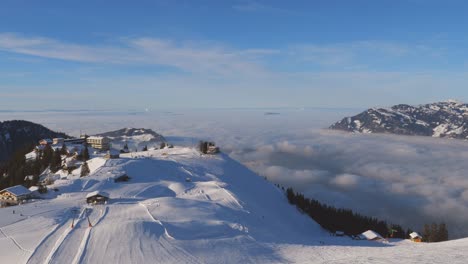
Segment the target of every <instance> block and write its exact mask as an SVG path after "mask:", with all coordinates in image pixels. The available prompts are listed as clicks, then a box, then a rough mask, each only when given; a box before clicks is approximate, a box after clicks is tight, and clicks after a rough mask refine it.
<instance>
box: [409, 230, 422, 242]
mask: <svg viewBox="0 0 468 264" xmlns="http://www.w3.org/2000/svg"><path fill="white" fill-rule="evenodd" d="M409 236H410V239H411V241H413V242H422V236H421V235H419V234H418V233H416V232H413V233H411V234H409Z"/></svg>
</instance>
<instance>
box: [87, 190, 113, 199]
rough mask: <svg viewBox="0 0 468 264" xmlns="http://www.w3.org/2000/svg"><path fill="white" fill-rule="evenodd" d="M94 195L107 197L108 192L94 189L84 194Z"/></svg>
mask: <svg viewBox="0 0 468 264" xmlns="http://www.w3.org/2000/svg"><path fill="white" fill-rule="evenodd" d="M96 195H101V196H104V197H109V194H108V193H106V192H103V191H94V192H90V193H88V194H87V195H86V198H89V197H93V196H96Z"/></svg>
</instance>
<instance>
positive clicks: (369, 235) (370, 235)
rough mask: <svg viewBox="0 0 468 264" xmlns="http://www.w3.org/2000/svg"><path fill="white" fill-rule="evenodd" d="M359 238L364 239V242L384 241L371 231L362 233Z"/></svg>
mask: <svg viewBox="0 0 468 264" xmlns="http://www.w3.org/2000/svg"><path fill="white" fill-rule="evenodd" d="M360 237H361V238H364V239H365V240H372V241H380V240H384V238H383V237H382V236H381V235H380V234H379V233H377V232H375V231H373V230H367V231H366V232H364V233H362V234H361V235H360Z"/></svg>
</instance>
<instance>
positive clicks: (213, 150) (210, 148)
mask: <svg viewBox="0 0 468 264" xmlns="http://www.w3.org/2000/svg"><path fill="white" fill-rule="evenodd" d="M206 153H207V154H216V153H219V147H216V146H215V145H210V146H208V150H207V151H206Z"/></svg>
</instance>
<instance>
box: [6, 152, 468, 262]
mask: <svg viewBox="0 0 468 264" xmlns="http://www.w3.org/2000/svg"><path fill="white" fill-rule="evenodd" d="M89 164H90V167H92V168H91V170H92V174H91V176H89V177H85V178H76V177H75V176H72V178H71V179H68V180H60V181H59V182H56V184H55V186H52V187H56V188H58V189H59V192H58V193H55V194H54V196H55V198H54V199H45V200H37V201H34V202H31V203H28V204H24V205H21V206H17V207H10V208H2V209H0V216H1V217H0V231H1V232H0V255H1V259H2V262H3V261H5V263H6V262H12V263H285V262H301V263H324V262H327V263H353V262H354V263H366V262H369V263H389V262H394V260H401V261H403V260H405V262H409V263H413V262H414V263H419V262H418V261H420V260H427V261H423V262H424V263H444V260H445V261H446V260H447V258H450V262H451V263H457V261H458V263H464V260H465V259H466V258H467V257H468V253H464V252H465V251H463V250H461V249H462V248H466V246H468V240H459V241H452V242H447V243H440V244H433V245H424V244H418V245H417V244H413V243H410V242H407V241H395V242H390V243H379V242H367V241H353V240H351V239H349V238H334V237H330V236H329V235H328V234H327V233H326V232H325V231H323V230H322V229H321V228H320V227H319V226H318V225H317V224H316V223H315V222H313V221H312V220H311V219H310V218H308V217H307V216H305V215H302V214H301V213H300V212H299V211H298V210H296V208H294V207H293V206H291V205H289V204H288V202H287V200H286V198H285V196H284V194H283V193H282V192H281V191H280V190H278V189H277V188H276V187H274V186H273V185H272V184H270V183H269V182H267V181H265V180H264V179H263V178H261V177H258V176H257V175H255V174H254V173H253V172H251V171H249V170H248V169H246V168H245V167H244V166H242V165H241V164H239V163H237V162H236V161H234V160H232V159H230V158H229V157H228V156H226V155H224V154H220V155H217V156H200V154H199V153H198V152H196V151H195V150H193V149H190V148H174V149H164V150H153V151H148V152H139V153H131V154H125V155H123V156H122V157H121V158H120V159H116V160H107V161H106V160H104V159H102V158H99V157H97V158H94V159H93V160H91V161H90V162H89ZM123 174H127V175H129V176H130V177H131V180H130V181H129V182H125V183H115V182H114V181H113V178H115V177H118V176H120V175H123ZM187 178H189V179H190V181H187ZM96 190H100V191H104V192H107V193H109V194H110V199H111V200H110V202H109V203H108V204H106V205H97V206H87V205H85V203H84V201H85V196H86V194H88V193H89V192H92V191H96ZM49 195H51V194H49ZM13 210H15V214H13V212H12V211H13ZM88 219H89V221H90V223H91V225H92V227H91V228H90V227H89V223H88ZM72 222H73V224H74V227H73V228H71V225H72ZM436 249H437V250H436ZM441 252H442V254H444V255H445V258H442V257H440V256H439V255H438V254H440V253H441ZM397 262H398V261H397Z"/></svg>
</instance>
